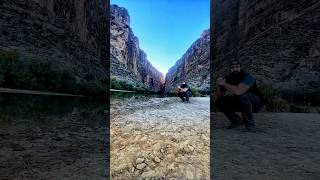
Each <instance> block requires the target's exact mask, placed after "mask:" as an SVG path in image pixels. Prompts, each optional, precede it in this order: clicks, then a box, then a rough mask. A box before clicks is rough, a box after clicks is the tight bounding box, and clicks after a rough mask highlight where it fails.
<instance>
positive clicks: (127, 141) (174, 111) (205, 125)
mask: <svg viewBox="0 0 320 180" xmlns="http://www.w3.org/2000/svg"><path fill="white" fill-rule="evenodd" d="M209 101H210V99H209V98H206V97H194V98H191V103H189V104H188V103H181V101H180V100H179V99H178V98H175V97H170V98H151V99H148V100H145V101H139V100H136V99H134V98H133V99H131V100H128V101H126V102H112V103H111V110H110V113H111V117H110V120H111V129H110V136H111V137H110V138H111V143H110V156H111V162H110V164H111V178H112V179H209V175H210V161H209V159H210V126H209V121H210V117H209V116H210V113H209V112H210V109H209V108H210V107H209Z"/></svg>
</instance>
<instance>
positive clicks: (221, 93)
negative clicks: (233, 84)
mask: <svg viewBox="0 0 320 180" xmlns="http://www.w3.org/2000/svg"><path fill="white" fill-rule="evenodd" d="M224 93H225V91H224V90H222V89H221V87H220V86H219V85H217V87H216V91H215V94H214V96H215V98H219V97H223V96H224Z"/></svg>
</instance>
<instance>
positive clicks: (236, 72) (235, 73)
mask: <svg viewBox="0 0 320 180" xmlns="http://www.w3.org/2000/svg"><path fill="white" fill-rule="evenodd" d="M239 73H240V72H239V71H233V72H231V74H232V75H238V74H239Z"/></svg>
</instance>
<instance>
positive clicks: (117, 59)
mask: <svg viewBox="0 0 320 180" xmlns="http://www.w3.org/2000/svg"><path fill="white" fill-rule="evenodd" d="M110 11H111V26H110V27H111V28H110V36H111V37H110V58H111V59H110V60H111V76H112V77H115V78H116V79H117V80H122V81H126V82H128V83H130V84H133V85H134V86H140V87H145V88H146V89H148V90H151V91H160V90H161V89H162V87H163V83H164V77H163V75H162V73H160V72H159V71H158V70H157V69H156V68H155V67H153V66H152V64H151V63H150V62H149V61H148V59H147V55H146V53H145V52H144V51H143V50H141V49H140V48H139V40H138V38H137V37H136V36H134V34H133V32H132V29H131V28H130V16H129V14H128V11H127V10H126V9H125V8H122V7H118V6H117V5H111V7H110Z"/></svg>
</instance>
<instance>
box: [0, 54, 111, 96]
mask: <svg viewBox="0 0 320 180" xmlns="http://www.w3.org/2000/svg"><path fill="white" fill-rule="evenodd" d="M86 77H87V80H86V78H84V79H81V80H77V79H76V77H75V75H74V74H72V72H70V70H67V69H63V68H61V67H56V66H55V64H54V63H52V62H51V61H49V60H48V59H46V58H41V57H32V58H31V57H28V58H27V57H24V58H22V57H19V55H18V53H17V52H16V51H3V50H0V86H1V87H5V88H15V89H29V90H44V91H56V92H63V93H72V94H84V95H93V96H94V95H97V94H102V93H105V90H106V89H107V87H108V86H107V80H104V81H103V80H94V79H93V78H90V74H88V75H87V76H86Z"/></svg>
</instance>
